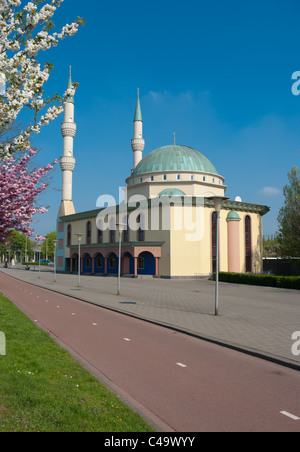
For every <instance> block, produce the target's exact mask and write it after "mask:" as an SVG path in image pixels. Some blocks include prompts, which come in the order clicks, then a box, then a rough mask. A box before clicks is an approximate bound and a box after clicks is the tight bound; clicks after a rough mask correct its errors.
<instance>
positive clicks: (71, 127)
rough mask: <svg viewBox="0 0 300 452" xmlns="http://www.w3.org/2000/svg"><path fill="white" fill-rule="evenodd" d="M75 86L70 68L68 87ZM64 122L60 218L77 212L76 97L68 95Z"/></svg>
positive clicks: (62, 128)
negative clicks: (74, 181) (73, 190)
mask: <svg viewBox="0 0 300 452" xmlns="http://www.w3.org/2000/svg"><path fill="white" fill-rule="evenodd" d="M72 87H73V84H72V74H71V68H70V76H69V83H68V89H71V88H72ZM64 108H65V112H64V122H63V123H62V125H61V133H62V136H63V138H64V152H63V157H62V158H61V159H60V167H61V170H62V173H63V182H62V201H61V205H60V209H59V213H58V218H59V217H63V216H65V215H73V214H74V213H75V209H74V204H73V200H72V183H73V171H74V169H75V163H76V160H75V158H74V157H73V141H74V137H75V135H76V124H75V123H74V109H75V105H74V97H73V96H69V97H67V99H66V101H65V103H64Z"/></svg>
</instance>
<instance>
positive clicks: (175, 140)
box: [174, 132, 176, 146]
mask: <svg viewBox="0 0 300 452" xmlns="http://www.w3.org/2000/svg"><path fill="white" fill-rule="evenodd" d="M174 146H176V132H174Z"/></svg>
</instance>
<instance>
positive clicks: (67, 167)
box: [60, 157, 76, 172]
mask: <svg viewBox="0 0 300 452" xmlns="http://www.w3.org/2000/svg"><path fill="white" fill-rule="evenodd" d="M75 165H76V159H75V158H74V157H62V158H61V159H60V167H61V169H62V171H72V172H73V171H74V169H75Z"/></svg>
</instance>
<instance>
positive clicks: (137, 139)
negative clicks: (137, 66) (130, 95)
mask: <svg viewBox="0 0 300 452" xmlns="http://www.w3.org/2000/svg"><path fill="white" fill-rule="evenodd" d="M133 127H134V128H133V140H131V148H132V150H133V168H135V167H136V166H137V165H138V164H139V163H140V161H141V160H142V158H143V150H144V148H145V140H144V138H143V117H142V110H141V103H140V90H139V88H138V90H137V101H136V108H135V115H134V120H133Z"/></svg>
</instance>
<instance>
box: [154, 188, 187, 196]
mask: <svg viewBox="0 0 300 452" xmlns="http://www.w3.org/2000/svg"><path fill="white" fill-rule="evenodd" d="M162 196H186V195H185V193H183V191H182V190H178V188H167V189H166V190H164V191H162V192H161V193H159V195H158V197H159V198H161V197H162Z"/></svg>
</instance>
